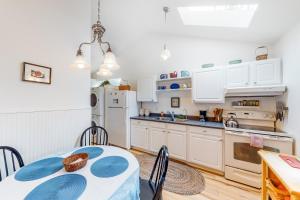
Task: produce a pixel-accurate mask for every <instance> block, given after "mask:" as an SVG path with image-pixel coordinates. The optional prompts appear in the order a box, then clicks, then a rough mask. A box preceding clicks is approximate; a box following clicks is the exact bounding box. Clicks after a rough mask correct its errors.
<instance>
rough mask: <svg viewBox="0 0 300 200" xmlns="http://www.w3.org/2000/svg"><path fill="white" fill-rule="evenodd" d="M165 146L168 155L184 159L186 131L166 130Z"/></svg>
mask: <svg viewBox="0 0 300 200" xmlns="http://www.w3.org/2000/svg"><path fill="white" fill-rule="evenodd" d="M167 146H168V150H169V154H170V156H173V157H174V158H178V159H182V160H185V159H186V133H183V132H180V131H168V134H167Z"/></svg>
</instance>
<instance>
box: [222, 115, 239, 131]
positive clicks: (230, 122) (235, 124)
mask: <svg viewBox="0 0 300 200" xmlns="http://www.w3.org/2000/svg"><path fill="white" fill-rule="evenodd" d="M228 115H231V116H230V118H228V119H227V120H226V123H225V125H226V126H227V127H230V128H238V127H239V123H238V121H237V117H236V114H235V113H228Z"/></svg>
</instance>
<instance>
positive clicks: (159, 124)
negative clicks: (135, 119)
mask: <svg viewBox="0 0 300 200" xmlns="http://www.w3.org/2000/svg"><path fill="white" fill-rule="evenodd" d="M149 125H150V126H151V127H152V128H161V129H165V128H166V123H162V122H150V123H149Z"/></svg>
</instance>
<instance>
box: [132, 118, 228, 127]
mask: <svg viewBox="0 0 300 200" xmlns="http://www.w3.org/2000/svg"><path fill="white" fill-rule="evenodd" d="M131 119H136V120H145V121H154V122H162V123H169V124H180V125H187V126H199V127H207V128H217V129H224V125H223V123H222V122H200V121H197V120H187V121H166V120H159V119H157V118H155V117H151V116H150V117H143V116H136V117H131Z"/></svg>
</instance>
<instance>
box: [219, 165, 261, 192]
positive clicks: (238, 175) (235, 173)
mask: <svg viewBox="0 0 300 200" xmlns="http://www.w3.org/2000/svg"><path fill="white" fill-rule="evenodd" d="M225 178H226V179H229V180H232V181H236V182H240V183H244V184H246V185H250V186H252V187H256V188H261V174H256V173H252V172H248V171H244V170H240V169H237V168H233V167H229V166H225Z"/></svg>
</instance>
